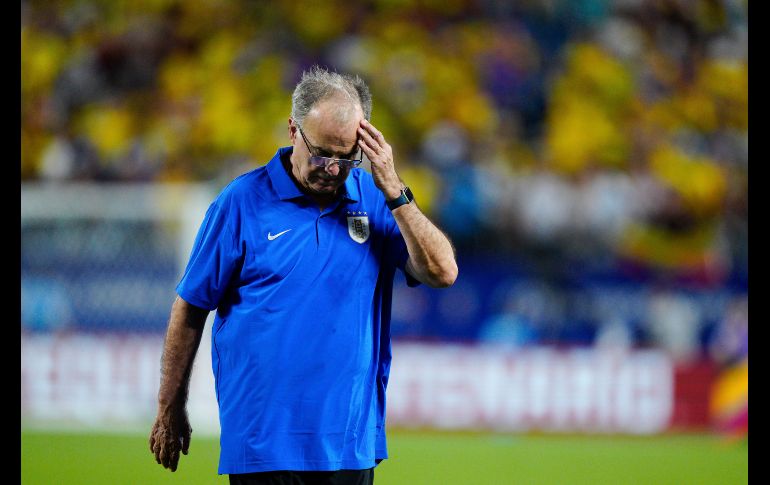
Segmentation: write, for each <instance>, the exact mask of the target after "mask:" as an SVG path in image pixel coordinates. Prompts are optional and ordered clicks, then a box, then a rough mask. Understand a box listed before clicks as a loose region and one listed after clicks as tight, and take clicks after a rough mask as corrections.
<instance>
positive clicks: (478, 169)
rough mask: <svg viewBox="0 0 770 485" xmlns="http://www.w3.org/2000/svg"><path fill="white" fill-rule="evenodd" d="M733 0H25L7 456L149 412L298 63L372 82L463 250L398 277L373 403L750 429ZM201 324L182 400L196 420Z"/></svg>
mask: <svg viewBox="0 0 770 485" xmlns="http://www.w3.org/2000/svg"><path fill="white" fill-rule="evenodd" d="M747 18H748V2H747V1H746V0H743V1H741V0H691V1H682V0H617V1H602V0H573V1H567V0H540V1H536V0H529V1H518V2H503V1H494V0H441V1H438V0H420V1H409V0H374V1H368V2H360V3H351V2H342V1H326V2H317V1H309V0H295V1H291V2H246V1H224V0H210V1H205V2H183V1H180V0H136V1H107V0H103V1H96V0H94V1H77V0H57V1H46V2H43V1H22V2H21V62H20V65H21V302H20V304H21V330H22V331H21V349H22V355H21V364H22V366H21V418H22V451H23V459H22V465H23V470H22V471H23V475H22V476H23V478H24V477H25V476H26V477H27V481H28V482H29V483H32V482H33V481H34V479H33V478H32V475H30V473H31V472H30V470H32V469H34V468H35V467H40V466H41V465H39V464H34V465H30V464H27V465H25V463H27V462H25V461H24V454H26V455H27V456H36V454H41V455H42V456H48V455H47V453H48V454H50V453H51V449H50V448H46V447H45V446H43V445H41V446H39V447H38V446H37V445H34V443H37V442H36V441H35V440H36V439H41V436H45V433H49V432H52V431H56V432H57V433H59V434H62V432H63V430H64V431H67V432H70V433H72V432H77V433H84V432H89V433H101V432H105V431H109V432H111V433H116V432H125V433H129V434H130V433H136V431H137V430H139V431H141V432H142V433H144V432H145V431H146V432H149V426H150V424H151V422H152V420H153V418H154V413H155V406H156V403H155V396H156V393H157V386H158V382H159V375H158V372H159V359H160V351H161V348H162V343H163V335H164V331H165V327H166V322H167V319H168V313H169V310H170V307H171V303H172V301H173V298H174V287H175V286H176V283H177V282H178V281H179V278H180V277H181V274H182V271H183V268H184V265H185V264H186V260H187V257H188V255H189V251H190V248H191V246H192V242H193V239H194V237H195V233H196V232H197V229H198V225H199V224H200V222H201V221H202V218H203V214H204V213H205V210H206V208H207V206H208V204H209V203H210V202H211V200H212V199H213V198H214V197H215V196H216V194H217V193H218V192H219V191H220V190H221V189H222V188H223V187H224V185H226V184H227V183H228V182H229V181H230V180H232V179H233V178H234V177H236V176H237V175H239V174H241V173H244V172H246V171H249V170H252V169H253V168H256V167H258V166H261V165H264V164H265V163H266V162H267V161H268V160H269V159H270V157H272V155H273V154H274V153H275V151H276V150H277V148H278V147H280V146H286V145H288V144H289V139H288V134H287V129H286V126H287V120H288V116H289V112H290V106H291V99H290V97H291V92H292V91H293V88H294V85H295V84H296V82H297V81H298V80H299V77H300V75H301V73H302V71H303V70H305V69H307V68H309V67H310V66H312V65H314V64H320V65H323V66H327V67H329V68H332V69H335V70H338V71H341V72H351V73H357V74H360V75H361V76H362V77H363V78H364V79H365V80H366V81H367V82H368V84H369V86H370V88H371V90H372V94H373V98H374V106H373V113H372V121H373V123H374V124H375V125H376V126H377V127H378V128H379V129H380V130H381V131H382V132H383V133H384V135H385V137H386V139H387V140H388V141H389V143H390V144H391V145H392V146H393V148H394V152H395V157H396V166H397V169H398V171H399V174H400V175H401V177H402V178H403V180H404V181H405V182H406V183H407V185H409V186H410V187H411V189H412V191H413V192H414V194H415V197H416V199H417V201H418V203H419V205H420V207H421V208H422V209H423V211H424V212H425V213H426V214H428V215H429V216H430V217H431V219H432V220H434V221H435V222H436V223H437V224H438V225H439V226H440V227H441V228H442V229H444V230H445V231H446V232H447V233H448V234H449V236H450V237H451V239H452V241H453V242H454V244H455V246H456V248H457V254H458V263H459V267H460V276H459V278H458V280H457V283H456V284H455V285H454V286H453V287H452V288H450V289H447V290H431V289H429V288H424V287H419V288H416V289H410V288H407V287H406V285H405V284H403V277H402V276H400V275H399V276H398V278H397V282H396V287H395V288H394V307H393V321H392V328H391V331H392V336H393V339H394V364H393V365H394V368H393V377H392V382H391V389H389V395H388V398H389V403H388V406H389V407H388V413H389V418H388V419H389V425H391V426H392V427H394V429H403V430H415V429H425V430H436V429H440V430H454V431H469V430H473V431H477V432H479V431H483V432H496V433H499V432H506V433H508V435H519V434H526V433H529V432H534V433H541V432H542V433H545V434H562V435H563V434H565V433H566V434H578V435H581V436H583V435H586V436H588V435H595V434H599V435H611V436H616V437H619V436H628V435H635V436H638V435H644V436H659V435H671V434H672V433H673V434H681V433H687V434H693V433H694V434H698V435H705V436H708V437H714V438H715V439H717V438H718V439H719V440H720V442H721V443H723V442H729V443H732V444H733V448H731V450H733V451H734V447H735V446H742V445H739V444H736V443H744V444H745V440H746V438H747V434H748V407H747V403H748V221H747V216H748V23H747ZM208 345H209V342H208V340H207V337H206V338H204V341H203V344H202V348H201V351H200V352H199V355H198V360H197V363H196V370H195V373H194V378H193V388H192V389H191V398H190V399H191V402H190V412H191V418H192V419H193V428H195V429H197V430H199V432H200V433H201V434H203V435H206V434H208V435H210V436H212V437H216V436H217V433H218V424H217V417H216V403H215V402H214V396H213V378H212V375H211V370H210V356H209V354H208V353H209V351H210V350H209V348H208V347H207V346H208ZM207 359H208V360H207ZM417 369H419V370H417ZM196 423H197V427H196ZM25 433H26V434H25ZM404 433H407V431H404ZM140 434H141V433H140ZM396 436H398V435H396ZM404 436H412V435H410V434H409V433H407V434H406V435H404ZM415 436H417V435H415ZM417 438H419V436H417ZM417 438H415V439H417ZM82 439H85V438H82ZM398 439H400V438H398ZM403 439H406V438H403ZM585 439H588V438H587V437H586V438H585ZM43 441H45V440H43ZM25 443H27V444H26V445H25ZM578 443H579V441H578ZM140 444H141V443H140ZM141 446H144V445H141ZM397 446H398V441H396V444H393V445H392V447H393V450H392V454H393V453H396V452H397V450H398V448H397ZM404 446H405V447H406V446H407V445H404ZM214 452H217V450H214ZM637 456H638V455H637ZM741 456H743V455H741ZM144 459H145V460H146V459H150V461H148V462H147V464H146V466H147V467H151V466H156V467H157V465H155V464H154V462H153V461H152V458H151V456H150V455H149V452H148V453H147V456H146V457H144ZM214 459H216V457H214ZM390 461H393V460H390ZM707 461H708V460H707ZM25 466H26V469H25V468H24V467H25ZM142 466H145V465H142ZM389 466H390V467H397V466H398V465H397V464H396V465H394V464H389ZM158 468H159V467H158ZM747 469H748V465H747V458H746V460H745V463H744V460H743V459H742V458H741V459H739V461H738V464H737V465H735V466H734V467H733V468H732V470H734V471H736V473H738V474H739V475H738V476H741V475H740V474H741V473H744V471H745V472H747ZM387 470H388V468H385V469H384V470H383V474H384V476H385V478H387V474H385V472H386V471H387ZM202 473H207V474H208V476H209V477H211V479H212V480H213V479H215V478H216V477H215V469H214V466H213V465H212V468H211V469H204V471H203V472H202ZM586 473H588V472H586ZM640 473H643V472H642V471H640ZM25 474H26V475H25ZM159 476H162V477H166V478H168V476H170V474H168V476H167V475H159ZM731 477H732V478H730V479H729V480H730V482H731V483H736V482H735V481H732V480H733V479H734V476H731ZM596 478H597V477H594V479H595V480H593V482H592V483H600V482H601V480H600V479H599V481H598V482H597V481H596ZM148 480H149V481H148V483H153V480H154V479H148ZM525 480H526V479H525ZM40 483H45V480H43V481H41V482H40ZM49 483H50V482H49ZM81 483H83V482H81ZM133 483H137V482H133ZM203 483H210V482H205V481H204V482H203ZM390 483H399V482H397V481H393V482H390ZM402 483H409V482H402ZM412 483H414V482H412ZM424 483H450V482H448V481H426V482H424ZM455 483H465V482H459V481H458V482H455ZM468 483H470V482H468ZM482 483H501V482H499V481H497V482H495V481H489V482H484V481H483V480H482ZM505 483H508V482H505ZM549 483H550V482H549ZM561 483H581V482H579V481H570V482H564V481H561ZM607 483H621V482H620V481H614V482H612V481H610V482H607ZM656 483H666V481H665V480H664V481H656ZM672 483H688V481H687V479H686V478H685V479H684V481H681V480H680V481H674V482H672ZM690 483H693V482H690ZM699 483H705V482H699ZM721 483H725V482H724V481H723V482H721Z"/></svg>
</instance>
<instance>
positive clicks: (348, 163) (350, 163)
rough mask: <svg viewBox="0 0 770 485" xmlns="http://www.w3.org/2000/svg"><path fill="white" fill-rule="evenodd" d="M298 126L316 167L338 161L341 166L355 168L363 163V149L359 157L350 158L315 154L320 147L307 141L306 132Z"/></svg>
mask: <svg viewBox="0 0 770 485" xmlns="http://www.w3.org/2000/svg"><path fill="white" fill-rule="evenodd" d="M297 128H298V129H299V134H300V135H302V139H303V140H304V141H305V146H306V147H307V151H309V152H310V163H311V164H313V165H315V166H316V167H324V168H326V167H329V166H331V165H332V164H333V163H336V164H338V165H339V166H340V168H355V167H357V166H359V165H361V162H362V161H363V160H361V157H362V156H363V149H361V150H359V151H358V155H359V158H357V159H353V160H348V159H346V158H330V157H322V156H320V155H314V153H315V152H317V151H318V148H316V147H314V146H312V145H311V144H310V142H308V141H307V138H305V134H304V133H303V132H302V128H301V127H300V126H299V125H297Z"/></svg>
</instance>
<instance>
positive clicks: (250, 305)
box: [150, 66, 458, 484]
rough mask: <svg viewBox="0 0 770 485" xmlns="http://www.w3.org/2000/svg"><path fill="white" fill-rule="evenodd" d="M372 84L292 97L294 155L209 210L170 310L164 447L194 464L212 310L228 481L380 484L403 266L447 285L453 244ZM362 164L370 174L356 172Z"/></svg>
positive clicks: (159, 434) (324, 74) (161, 451)
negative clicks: (396, 144) (425, 200)
mask: <svg viewBox="0 0 770 485" xmlns="http://www.w3.org/2000/svg"><path fill="white" fill-rule="evenodd" d="M371 110H372V99H371V95H370V93H369V88H368V87H367V85H366V83H365V82H364V81H363V80H362V79H361V78H360V77H358V76H350V75H344V74H339V73H336V72H330V71H328V70H326V69H324V68H320V67H317V66H316V67H313V68H312V69H310V70H308V71H306V72H304V73H303V75H302V79H301V80H300V81H299V83H298V84H297V86H296V88H295V91H294V94H293V96H292V112H291V116H290V117H289V120H288V135H289V140H290V141H291V145H290V146H287V147H282V148H280V149H278V151H277V152H276V154H275V156H274V157H273V158H272V159H271V160H270V161H269V162H268V163H267V164H266V165H265V166H263V167H260V168H257V169H255V170H252V171H250V172H247V173H245V174H243V175H241V176H239V177H237V178H236V179H235V180H233V181H232V182H231V183H230V184H229V185H228V186H227V187H225V189H224V190H223V191H222V192H221V193H220V194H219V195H218V196H217V198H216V199H215V200H214V201H213V202H212V204H211V205H210V207H209V209H208V211H207V213H206V216H205V219H204V221H203V223H202V225H201V227H200V230H199V232H198V235H197V237H196V239H195V243H194V246H193V250H192V254H191V255H190V259H189V262H188V264H187V268H186V269H185V272H184V275H183V276H182V279H181V281H180V282H179V284H178V285H177V287H176V291H177V294H178V296H177V298H176V300H175V302H174V304H173V306H172V309H171V317H170V319H169V323H168V329H167V333H166V339H165V343H164V349H163V357H162V361H161V382H160V391H159V393H158V414H157V418H156V420H155V423H154V425H153V428H152V431H151V433H150V450H151V451H152V453H153V454H154V455H155V458H156V460H157V462H158V463H159V464H162V465H163V466H164V467H166V468H169V469H170V470H171V471H175V470H176V468H177V465H178V462H179V456H180V452H181V453H183V454H187V453H188V450H189V445H190V436H191V432H192V430H191V427H190V423H189V420H188V418H187V412H186V400H187V389H188V385H189V379H190V373H191V370H192V365H193V361H194V359H195V354H196V352H197V349H198V345H199V343H200V339H201V335H202V331H203V326H204V323H205V321H206V317H207V315H208V313H209V312H210V311H212V310H216V318H215V319H214V323H213V328H212V345H211V349H212V366H213V372H214V376H215V387H216V389H215V390H216V396H217V402H218V404H219V419H220V425H221V437H220V445H221V452H220V460H219V474H228V475H229V479H230V483H238V484H266V483H270V484H273V483H292V484H295V483H329V484H348V483H350V484H367V483H373V480H374V467H375V466H376V465H377V464H378V463H379V462H380V461H381V460H383V459H385V458H387V456H388V454H387V447H386V440H385V391H386V388H387V385H388V378H389V374H390V363H391V344H390V311H391V295H392V289H393V278H394V275H395V271H396V269H398V270H401V271H402V272H403V273H404V274H405V276H406V283H407V285H408V286H416V285H419V284H420V283H423V284H426V285H428V286H431V287H436V288H440V287H447V286H450V285H452V284H453V283H454V281H455V279H456V277H457V272H458V269H457V264H456V262H455V255H454V249H453V247H452V244H451V243H450V241H449V239H448V238H447V237H446V235H445V234H444V233H443V232H442V231H440V230H439V229H438V228H437V227H436V226H435V225H434V224H433V223H432V222H431V221H430V220H429V219H428V218H427V217H426V216H425V215H424V214H423V213H422V212H421V211H420V209H419V208H418V206H417V205H416V203H415V201H414V196H413V194H412V192H411V190H410V189H409V188H408V187H406V186H405V185H404V184H403V182H402V181H401V179H400V178H399V176H398V174H397V172H396V169H395V165H394V160H393V151H392V149H391V146H390V145H389V144H388V142H387V141H386V140H385V137H384V136H383V134H382V133H381V132H380V131H379V130H378V129H377V128H375V127H374V126H373V125H372V124H371V122H370V121H369V120H370V117H371ZM364 155H365V156H366V158H367V159H368V160H369V161H370V167H371V173H369V172H367V171H365V170H363V169H361V168H358V167H359V165H360V164H361V161H362V160H363V157H364Z"/></svg>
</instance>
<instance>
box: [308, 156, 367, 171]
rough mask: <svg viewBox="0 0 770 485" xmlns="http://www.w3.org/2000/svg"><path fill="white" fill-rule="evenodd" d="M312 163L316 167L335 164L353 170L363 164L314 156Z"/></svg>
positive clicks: (355, 161)
mask: <svg viewBox="0 0 770 485" xmlns="http://www.w3.org/2000/svg"><path fill="white" fill-rule="evenodd" d="M310 163H312V164H313V165H315V166H316V167H327V166H329V165H332V164H334V163H336V164H339V166H340V168H353V167H357V166H358V165H360V164H361V160H346V159H343V158H328V157H319V156H312V157H310Z"/></svg>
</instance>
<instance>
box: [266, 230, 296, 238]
mask: <svg viewBox="0 0 770 485" xmlns="http://www.w3.org/2000/svg"><path fill="white" fill-rule="evenodd" d="M289 231H291V229H286V230H285V231H283V232H279V233H278V234H275V235H273V234H270V233H269V232H268V233H267V239H268V240H270V241H272V240H273V239H275V238H277V237H278V236H281V235H283V234H286V233H287V232H289Z"/></svg>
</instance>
